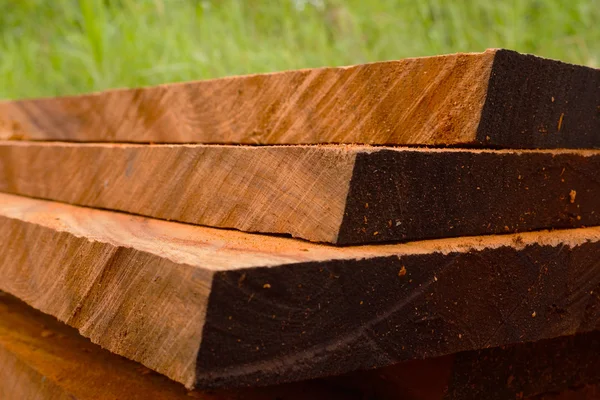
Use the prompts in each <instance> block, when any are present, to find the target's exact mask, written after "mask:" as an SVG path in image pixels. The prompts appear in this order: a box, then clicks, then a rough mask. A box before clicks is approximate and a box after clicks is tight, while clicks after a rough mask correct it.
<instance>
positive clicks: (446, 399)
mask: <svg viewBox="0 0 600 400" xmlns="http://www.w3.org/2000/svg"><path fill="white" fill-rule="evenodd" d="M330 382H332V383H335V384H338V385H340V386H344V387H348V388H352V389H355V390H358V391H360V392H361V393H363V396H365V397H366V398H372V399H378V400H396V399H403V400H434V399H435V400H442V399H443V400H450V399H454V400H468V399H486V400H504V399H525V398H532V397H534V398H536V399H537V398H545V396H548V397H550V398H552V396H554V395H556V394H558V393H560V392H564V391H571V390H570V389H571V388H580V387H582V386H584V385H594V384H598V383H600V332H598V331H594V332H590V333H585V334H579V335H573V336H565V337H561V338H555V339H549V340H541V341H538V342H533V343H521V344H516V345H510V346H504V347H495V348H490V349H484V350H478V351H468V352H461V353H457V354H453V355H448V356H444V357H438V358H432V359H427V360H416V361H408V362H404V363H401V364H397V365H394V366H390V367H384V368H379V369H374V370H367V371H360V372H356V373H352V374H347V375H344V376H340V377H335V378H330ZM552 392H554V393H552Z"/></svg>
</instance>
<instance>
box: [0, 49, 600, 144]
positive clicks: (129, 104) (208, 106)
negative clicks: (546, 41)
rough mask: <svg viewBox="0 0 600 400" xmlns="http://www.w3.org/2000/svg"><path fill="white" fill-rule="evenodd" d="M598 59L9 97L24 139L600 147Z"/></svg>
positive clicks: (5, 134)
mask: <svg viewBox="0 0 600 400" xmlns="http://www.w3.org/2000/svg"><path fill="white" fill-rule="evenodd" d="M598 104H600V71H599V70H597V69H592V68H587V67H581V66H574V65H569V64H564V63H561V62H557V61H551V60H547V59H542V58H537V57H534V56H529V55H522V54H518V53H515V52H512V51H506V50H488V51H486V52H485V53H474V54H454V55H448V56H439V57H427V58H414V59H406V60H400V61H391V62H382V63H374V64H367V65H359V66H354V67H341V68H321V69H311V70H301V71H290V72H282V73H274V74H264V75H252V76H242V77H230V78H223V79H217V80H209V81H201V82H188V83H180V84H172V85H163V86H157V87H151V88H142V89H125V90H112V91H107V92H103V93H95V94H88V95H83V96H75V97H64V98H55V99H35V100H21V101H13V102H2V103H0V138H4V139H27V140H65V141H108V142H154V143H244V144H313V143H364V144H401V145H406V144H412V145H414V144H416V145H473V146H499V147H514V148H561V147H562V148H589V147H600V116H599V114H598V110H597V107H598Z"/></svg>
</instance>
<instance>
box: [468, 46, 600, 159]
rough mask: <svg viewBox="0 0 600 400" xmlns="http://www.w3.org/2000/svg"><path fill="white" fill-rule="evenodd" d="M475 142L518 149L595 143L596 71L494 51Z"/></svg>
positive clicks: (598, 143)
mask: <svg viewBox="0 0 600 400" xmlns="http://www.w3.org/2000/svg"><path fill="white" fill-rule="evenodd" d="M476 142H477V144H479V145H484V146H499V147H520V148H598V147H600V70H598V69H594V68H585V67H580V66H576V65H572V64H567V63H563V62H560V61H549V60H545V59H543V58H539V57H535V56H532V55H525V54H519V53H517V52H514V51H508V50H498V51H497V52H496V55H495V57H494V62H493V64H492V71H491V74H490V80H489V85H488V91H487V97H486V100H485V103H484V106H483V109H482V114H481V119H480V121H479V126H478V128H477V137H476Z"/></svg>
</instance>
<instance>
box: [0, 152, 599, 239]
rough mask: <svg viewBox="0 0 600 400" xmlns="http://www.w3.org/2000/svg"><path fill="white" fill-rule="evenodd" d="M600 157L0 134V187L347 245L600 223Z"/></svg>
mask: <svg viewBox="0 0 600 400" xmlns="http://www.w3.org/2000/svg"><path fill="white" fill-rule="evenodd" d="M598 171H600V151H597V150H458V149H444V150H442V149H410V148H400V149H398V148H381V147H369V146H285V147H283V146H266V147H265V146H263V147H255V146H217V145H154V146H148V145H123V144H117V145H114V144H69V143H35V142H6V141H5V142H0V191H3V192H9V193H14V194H19V195H27V196H31V197H37V198H46V199H52V200H59V201H63V202H67V203H71V204H78V205H85V206H91V207H97V208H105V209H113V210H120V211H126V212H130V213H134V214H141V215H146V216H151V217H156V218H161V219H167V220H175V221H182V222H189V223H193V224H200V225H206V226H214V227H225V228H236V229H240V230H244V231H251V232H262V233H281V234H291V235H292V236H294V237H299V238H303V239H308V240H311V241H318V242H329V243H334V244H340V245H347V244H363V243H371V242H385V241H408V240H421V239H428V238H441V237H458V236H473V235H484V234H495V233H508V232H523V231H530V230H538V229H548V228H573V227H580V226H591V225H600V210H599V209H598V198H600V180H599V179H598V178H597V175H598Z"/></svg>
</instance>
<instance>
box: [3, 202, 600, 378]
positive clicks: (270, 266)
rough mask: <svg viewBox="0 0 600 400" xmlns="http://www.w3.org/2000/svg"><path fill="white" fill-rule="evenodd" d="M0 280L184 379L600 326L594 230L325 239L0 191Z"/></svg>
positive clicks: (296, 374)
mask: <svg viewBox="0 0 600 400" xmlns="http://www.w3.org/2000/svg"><path fill="white" fill-rule="evenodd" d="M0 240H1V241H2V243H3V244H4V245H3V246H2V248H1V250H0V275H1V276H2V277H3V278H2V280H0V290H3V291H5V292H8V293H11V294H12V295H14V296H16V297H18V298H20V299H22V300H23V301H25V302H26V303H28V304H30V305H32V306H33V307H35V308H37V309H40V310H41V311H43V312H45V313H48V314H51V315H53V316H55V317H57V318H58V319H59V320H61V321H64V322H65V323H67V324H68V325H70V326H73V327H75V328H76V329H77V330H78V331H79V332H80V333H81V334H82V335H84V336H86V337H89V338H90V339H91V340H92V341H93V342H94V343H97V344H99V345H101V346H102V347H104V348H106V349H108V350H110V351H112V352H114V353H117V354H120V355H122V356H125V357H127V358H130V359H132V360H135V361H138V362H140V363H142V364H144V365H145V366H147V367H148V368H150V369H153V370H156V371H158V372H159V373H161V374H164V375H166V376H168V377H170V378H171V379H173V380H176V381H178V382H181V383H183V384H185V385H186V386H187V387H189V388H192V387H200V388H209V387H232V386H256V385H272V384H279V383H284V382H291V381H300V380H305V379H311V378H317V377H322V376H329V375H338V374H343V373H346V372H351V371H356V370H361V369H370V368H375V367H383V366H387V365H392V364H396V363H398V362H402V361H407V360H414V359H423V358H432V357H438V356H443V355H448V354H454V353H457V352H461V351H469V350H479V349H485V348H488V347H497V346H502V345H507V344H512V343H523V342H530V341H538V340H542V339H550V338H555V337H560V336H565V335H573V334H575V333H578V332H582V333H583V332H589V331H593V330H596V329H597V328H598V321H599V318H598V317H599V315H598V313H599V312H600V308H599V307H600V299H599V297H598V294H599V293H600V273H598V267H599V264H598V259H599V255H600V229H599V228H597V227H592V228H580V229H572V230H563V231H552V232H549V231H543V232H530V233H524V234H519V235H499V236H483V237H468V238H458V239H442V240H430V241H422V242H411V243H406V244H396V245H376V246H358V247H347V248H336V247H331V246H325V245H318V244H312V243H308V242H301V241H297V240H292V239H286V238H278V237H268V236H259V235H250V234H244V233H241V232H235V231H224V230H218V229H210V228H204V227H199V226H192V225H186V224H179V223H175V222H167V221H161V220H153V219H148V218H143V217H138V216H132V215H127V214H122V213H115V212H110V211H102V210H96V209H88V208H82V207H76V206H71V205H66V204H60V203H55V202H49V201H43V200H35V199H29V198H25V197H19V196H14V195H8V194H0Z"/></svg>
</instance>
